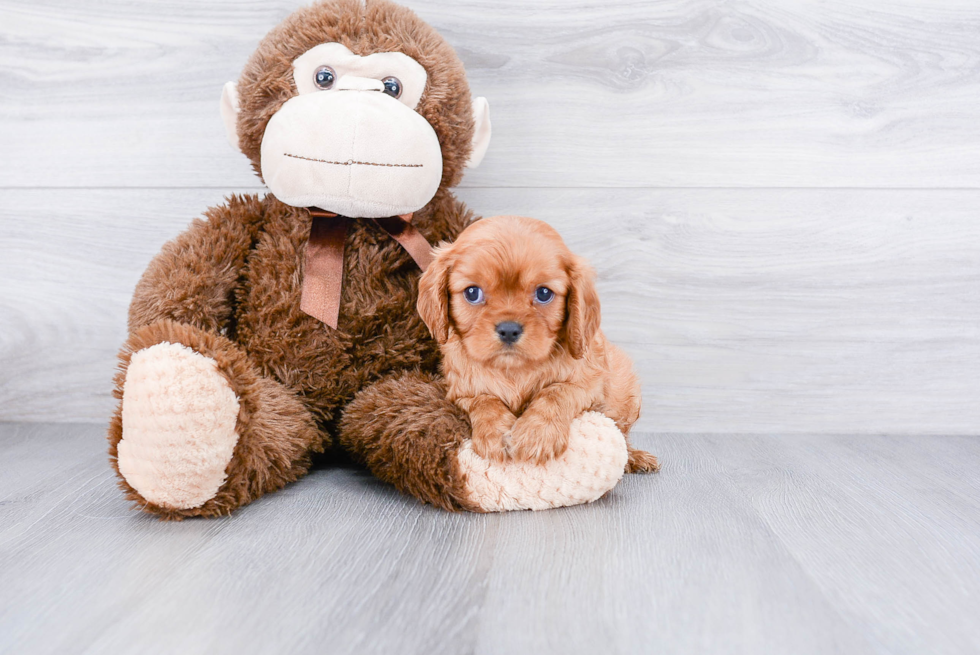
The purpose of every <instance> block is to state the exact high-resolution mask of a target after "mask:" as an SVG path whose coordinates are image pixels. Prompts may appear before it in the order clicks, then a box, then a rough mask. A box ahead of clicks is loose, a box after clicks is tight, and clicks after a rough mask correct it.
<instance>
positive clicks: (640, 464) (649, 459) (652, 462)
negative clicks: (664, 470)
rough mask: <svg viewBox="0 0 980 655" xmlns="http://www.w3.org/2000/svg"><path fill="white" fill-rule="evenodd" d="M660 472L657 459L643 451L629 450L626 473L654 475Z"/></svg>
mask: <svg viewBox="0 0 980 655" xmlns="http://www.w3.org/2000/svg"><path fill="white" fill-rule="evenodd" d="M659 470H660V462H658V461H657V458H656V457H655V456H653V455H651V454H650V453H648V452H647V451H645V450H637V449H635V448H630V449H629V459H628V460H627V461H626V472H627V473H656V472H657V471H659Z"/></svg>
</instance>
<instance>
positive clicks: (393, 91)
mask: <svg viewBox="0 0 980 655" xmlns="http://www.w3.org/2000/svg"><path fill="white" fill-rule="evenodd" d="M381 83H382V84H384V85H385V93H387V94H388V95H390V96H391V97H392V98H397V97H398V96H400V95H401V94H402V83H401V81H400V80H399V79H398V78H397V77H386V78H384V79H383V80H381Z"/></svg>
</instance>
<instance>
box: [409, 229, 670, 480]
mask: <svg viewBox="0 0 980 655" xmlns="http://www.w3.org/2000/svg"><path fill="white" fill-rule="evenodd" d="M435 254H436V258H435V260H434V261H433V262H432V264H431V265H430V266H429V267H428V269H427V270H426V272H425V273H424V274H423V275H422V278H421V280H420V281H419V301H418V311H419V315H420V316H421V318H422V320H423V321H424V322H425V324H426V326H428V328H429V331H430V332H431V333H432V336H433V337H434V338H435V339H436V341H437V342H438V343H439V345H440V347H441V349H442V371H443V375H444V376H445V378H446V384H447V388H448V397H449V400H450V401H452V402H454V403H455V404H456V405H457V406H459V407H460V408H461V409H463V411H465V412H467V413H468V414H469V415H470V422H471V424H472V446H473V450H474V451H475V452H476V453H477V454H478V455H480V456H481V457H484V458H486V459H491V460H495V461H504V460H507V459H514V460H522V461H532V462H537V463H544V462H546V461H548V460H549V459H551V458H553V457H558V456H560V455H561V454H562V453H563V452H564V451H565V449H566V447H567V442H568V434H569V428H570V426H571V423H572V420H573V419H574V418H575V417H577V416H579V415H580V414H581V413H582V412H585V411H588V410H595V411H598V412H602V413H604V414H605V415H606V416H608V417H609V418H611V419H612V420H614V421H615V422H616V425H617V426H618V427H619V429H620V430H621V431H622V433H623V435H624V436H627V437H628V435H629V430H630V427H632V425H633V423H635V422H636V419H637V418H639V415H640V384H639V380H638V379H637V377H636V374H635V373H634V372H633V365H632V363H631V362H630V360H629V358H628V357H627V356H626V354H625V353H623V351H622V350H620V349H619V348H617V347H616V346H614V345H612V344H611V343H609V342H608V341H606V338H605V336H603V334H602V332H601V331H600V330H599V321H600V313H599V296H598V295H597V294H596V290H595V272H594V271H593V270H592V268H591V267H590V266H589V265H588V263H586V261H585V260H584V259H582V258H581V257H578V256H576V255H575V254H573V253H572V252H571V251H570V250H569V249H568V248H567V247H566V246H565V242H564V241H562V239H561V237H560V236H559V235H558V232H556V231H555V230H554V228H552V227H551V226H549V225H548V224H547V223H543V222H542V221H538V220H535V219H532V218H521V217H517V216H496V217H493V218H484V219H482V220H479V221H477V222H475V223H473V224H472V225H471V226H469V227H468V228H467V229H466V230H464V231H463V233H462V234H460V235H459V238H458V239H457V240H456V241H455V242H454V243H452V244H449V245H447V244H441V245H440V247H439V248H437V249H436V253H435ZM627 445H628V447H629V462H628V463H627V466H626V472H627V473H634V472H641V471H656V470H657V469H659V464H658V463H657V458H656V457H654V456H653V455H651V454H649V453H647V452H644V451H642V450H637V449H634V448H633V447H632V446H630V445H629V440H628V439H627Z"/></svg>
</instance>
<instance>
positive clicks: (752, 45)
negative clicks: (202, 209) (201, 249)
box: [0, 0, 980, 189]
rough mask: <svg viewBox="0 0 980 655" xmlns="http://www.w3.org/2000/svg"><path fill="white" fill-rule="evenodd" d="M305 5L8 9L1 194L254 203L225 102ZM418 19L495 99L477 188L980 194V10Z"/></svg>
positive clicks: (544, 4)
mask: <svg viewBox="0 0 980 655" xmlns="http://www.w3.org/2000/svg"><path fill="white" fill-rule="evenodd" d="M298 4H299V3H298V2H297V1H296V0H289V1H284V0H279V1H264V0H263V1H257V0H212V1H209V2H197V1H196V0H178V1H176V2H167V3H158V2H151V1H150V0H143V1H134V0H113V1H110V2H99V3H94V2H76V1H74V0H3V2H2V3H0V35H2V38H0V84H2V86H3V89H4V92H3V94H0V151H2V152H4V157H3V158H2V161H0V180H2V181H0V184H2V185H3V186H4V187H37V186H42V187H65V186H68V187H90V186H99V187H104V186H111V187H120V186H126V187H131V186H138V187H146V186H152V187H172V186H183V187H200V186H214V187H220V188H222V189H224V188H231V187H240V186H257V182H256V179H255V177H254V176H253V175H252V174H251V171H250V169H249V167H248V165H247V163H246V161H245V158H244V157H243V156H241V155H239V154H236V153H234V152H233V151H232V150H231V149H230V148H229V147H228V146H227V144H226V142H225V139H224V132H223V129H222V126H221V123H220V120H219V117H218V98H219V96H220V90H221V86H222V84H223V83H224V82H225V81H227V80H230V79H234V78H236V77H237V76H238V74H239V71H240V70H241V67H242V65H243V63H244V61H245V60H246V58H247V56H248V54H249V53H250V52H251V50H252V49H254V47H255V44H256V43H257V41H258V39H260V38H261V36H262V35H263V34H264V33H265V32H266V31H267V30H268V29H269V28H271V27H272V26H273V25H275V24H276V23H277V22H278V21H279V20H281V19H282V18H283V17H284V16H285V15H286V14H287V13H288V12H289V11H290V10H291V9H293V8H295V7H296V6H297V5H298ZM407 4H408V5H409V6H411V7H412V8H414V9H415V10H416V11H417V12H418V13H419V14H420V15H421V16H422V17H423V18H424V19H426V20H428V21H430V22H431V23H432V24H433V25H434V26H435V27H436V28H437V29H438V30H439V31H440V32H441V33H442V34H444V35H445V37H446V38H447V39H448V40H449V42H450V43H451V44H452V45H453V46H454V47H455V48H456V49H457V51H458V52H459V54H460V55H461V57H462V59H463V60H464V62H465V64H466V66H467V69H468V71H469V76H470V79H471V83H472V87H473V90H474V91H475V92H476V93H477V94H479V95H483V96H486V97H487V98H488V99H489V101H490V105H491V107H492V112H493V121H494V139H493V143H492V145H491V147H490V151H489V154H488V156H487V158H486V160H485V162H484V164H483V166H482V167H481V168H480V169H478V170H476V171H473V172H471V173H470V174H469V176H468V177H467V180H466V184H467V185H469V186H505V187H536V186H554V187H576V188H577V187H582V186H616V187H620V186H626V187H629V186H642V187H647V186H655V187H667V186H684V187H699V186H725V187H733V186H801V187H821V186H845V187H944V188H953V187H968V188H977V184H978V182H977V180H978V179H980V121H978V120H977V109H976V107H977V102H976V99H977V97H980V76H978V75H977V74H976V71H977V70H978V66H980V39H977V34H978V32H980V5H978V4H977V3H975V2H969V1H964V0H930V1H929V2H926V1H925V0H917V1H909V0H905V1H904V2H892V3H888V5H887V6H883V5H882V4H881V3H880V2H876V1H875V0H846V1H845V0H833V1H831V2H824V1H818V0H804V1H800V0H778V1H771V2H754V1H740V2H718V1H717V0H666V1H660V2H626V1H616V2H601V3H596V2H594V1H593V0H536V1H535V2H533V3H527V2H524V0H493V1H490V0H466V1H464V2H453V3H451V4H447V3H443V2H434V1H421V0H419V1H411V0H407Z"/></svg>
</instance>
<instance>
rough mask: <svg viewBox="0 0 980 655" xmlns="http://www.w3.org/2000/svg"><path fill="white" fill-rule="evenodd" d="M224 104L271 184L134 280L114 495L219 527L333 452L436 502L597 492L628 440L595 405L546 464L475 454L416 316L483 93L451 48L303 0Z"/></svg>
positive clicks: (410, 29) (346, 8)
mask: <svg viewBox="0 0 980 655" xmlns="http://www.w3.org/2000/svg"><path fill="white" fill-rule="evenodd" d="M221 112H222V116H223V118H224V120H225V124H226V126H227V129H228V132H229V139H230V140H231V142H232V143H233V144H234V145H235V146H236V147H238V148H240V149H241V151H242V152H243V153H244V154H245V155H246V156H247V157H248V158H249V159H250V160H251V163H252V166H253V168H254V169H255V172H256V173H257V174H258V175H259V176H260V177H261V178H262V179H263V180H264V182H265V183H266V184H267V185H268V187H269V189H270V191H271V193H269V194H267V195H265V196H264V197H258V196H255V195H247V196H231V197H229V198H228V199H227V202H226V203H225V204H224V205H221V206H217V207H211V208H209V209H208V210H207V211H206V212H205V214H204V215H205V220H195V221H194V222H193V223H192V224H191V226H190V227H189V228H188V229H187V230H186V231H185V232H184V233H182V234H181V235H180V236H178V237H177V238H176V239H174V240H173V241H171V242H169V243H168V244H166V245H165V246H164V248H163V249H162V251H161V252H160V253H159V254H158V255H157V256H156V258H155V259H154V260H153V261H152V262H151V263H150V265H149V267H148V268H147V270H146V272H145V273H144V274H143V276H142V279H141V280H140V281H139V283H138V285H137V286H136V289H135V292H134V295H133V300H132V304H131V306H130V309H129V337H128V339H127V341H126V343H125V344H124V346H123V348H122V350H121V352H120V366H119V373H118V375H117V376H116V389H115V392H114V393H115V397H116V398H117V399H118V400H119V405H118V408H117V410H116V412H115V414H114V416H113V418H112V420H111V423H110V427H109V435H108V436H109V444H110V447H109V451H110V458H111V462H112V466H113V467H114V469H115V470H116V472H117V473H118V474H119V477H120V481H119V484H120V486H121V488H122V489H123V490H124V491H125V493H126V495H127V497H128V498H129V499H131V500H133V501H135V502H136V504H137V506H138V508H139V509H141V510H143V511H145V512H149V513H152V514H156V515H158V516H160V517H161V518H164V519H182V518H185V517H190V516H219V515H224V514H228V513H230V512H231V511H232V510H234V509H236V508H238V507H240V506H242V505H245V504H247V503H249V502H251V501H253V500H255V499H257V498H259V497H260V496H262V495H263V494H265V493H268V492H271V491H275V490H277V489H280V488H282V487H283V486H284V485H286V484H287V483H289V482H292V481H294V480H296V479H298V478H299V477H301V476H303V475H304V474H305V473H306V472H307V471H308V470H309V468H310V465H311V461H312V458H313V457H314V456H315V455H316V454H317V453H321V452H323V451H324V450H325V449H327V448H330V447H335V446H340V447H341V448H343V449H345V450H346V451H348V452H349V453H350V454H351V455H352V456H353V457H354V458H355V459H356V460H358V461H360V462H362V463H363V464H365V465H366V466H367V467H368V468H369V469H370V470H371V471H372V472H373V473H374V474H375V475H376V476H377V477H379V478H380V479H382V480H385V481H387V482H390V483H392V484H394V485H395V486H396V487H397V488H398V489H400V490H401V491H403V492H406V493H409V494H412V495H413V496H415V497H416V498H418V499H420V500H421V501H423V502H428V503H432V504H434V505H436V506H439V507H442V508H445V509H448V510H471V511H497V510H505V509H522V508H531V509H543V508H547V507H555V506H559V505H569V504H574V503H580V502H586V501H591V500H594V499H596V498H598V497H599V496H601V495H602V494H603V493H605V492H606V491H607V490H609V489H610V488H612V486H614V485H615V484H616V482H617V481H618V480H619V479H620V477H621V476H622V474H623V469H624V466H625V464H626V446H625V443H624V440H623V436H622V435H621V434H620V433H619V431H618V430H617V429H616V427H615V425H614V424H613V422H612V421H611V420H610V419H608V418H606V417H604V416H602V415H601V414H597V413H594V412H588V413H586V414H583V415H582V416H581V417H580V418H579V419H576V421H575V422H574V423H573V425H572V429H571V430H572V431H571V434H570V446H569V449H568V451H566V453H565V454H564V455H563V456H561V457H559V458H557V459H554V460H552V461H550V462H548V463H547V464H544V465H540V466H535V465H531V464H526V463H521V462H511V463H504V464H496V463H490V462H487V461H484V460H482V459H481V458H479V457H478V456H476V455H475V453H473V451H472V449H471V448H469V446H468V435H469V431H470V427H469V422H468V418H467V416H466V415H465V414H464V413H462V412H461V411H460V410H459V409H457V408H456V407H455V406H454V405H453V404H451V403H449V402H447V401H446V398H445V388H444V385H443V384H442V382H441V380H440V378H439V376H438V373H437V371H438V350H437V347H436V344H435V342H434V341H433V340H432V339H431V337H430V335H429V333H428V331H427V329H426V327H425V325H424V324H423V323H422V321H421V319H420V318H419V316H418V314H417V312H416V309H415V305H416V301H417V295H418V279H419V276H420V275H421V269H423V268H424V267H425V266H427V265H428V262H429V261H430V259H431V251H430V247H429V244H435V243H438V242H439V241H452V240H453V238H454V237H455V236H456V235H457V234H459V232H460V231H462V230H463V229H464V228H465V227H466V226H467V225H468V224H469V223H470V222H472V221H473V220H475V217H474V216H473V214H472V212H470V211H469V210H468V209H467V208H466V207H465V205H464V204H463V203H461V202H460V201H458V200H456V198H454V197H453V195H452V193H450V191H449V189H450V188H452V187H453V186H455V185H456V184H457V183H458V182H459V181H460V178H461V177H462V174H463V169H464V167H466V166H473V165H476V164H477V163H479V161H480V159H482V157H483V154H484V153H485V152H486V149H487V144H488V142H489V137H490V122H489V113H488V107H487V102H486V100H484V99H483V98H475V99H474V98H471V96H470V91H469V88H468V86H467V82H466V77H465V73H464V70H463V66H462V64H461V62H460V61H459V59H458V58H457V57H456V55H455V53H454V52H453V50H452V48H451V47H450V46H449V45H448V44H447V43H446V42H445V41H443V39H442V38H441V37H440V36H439V35H438V34H437V33H436V32H435V31H434V30H433V29H432V28H431V27H430V26H428V25H427V24H425V23H424V22H422V21H421V20H420V19H419V18H417V17H416V16H415V15H414V14H413V13H412V12H411V11H409V10H407V9H405V8H402V7H399V6H397V5H394V4H392V3H390V2H388V1H387V0H367V2H366V3H362V2H361V1H360V0H333V1H331V2H324V3H320V4H315V5H313V6H310V7H304V8H301V9H299V10H298V11H296V12H295V13H294V14H292V15H291V16H289V17H288V18H286V19H285V21H283V22H282V23H281V24H280V25H279V26H277V27H276V28H274V29H273V30H272V31H271V32H270V33H269V34H268V35H267V36H266V37H265V38H264V39H263V40H262V42H261V43H260V44H259V46H258V49H257V50H256V51H255V53H254V54H253V55H252V56H251V58H250V59H249V61H248V63H247V64H246V66H245V69H244V71H243V72H242V75H241V78H240V80H239V82H238V83H237V84H234V83H231V82H229V83H228V84H227V85H226V86H225V89H224V93H223V96H222V101H221Z"/></svg>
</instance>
